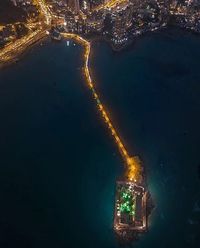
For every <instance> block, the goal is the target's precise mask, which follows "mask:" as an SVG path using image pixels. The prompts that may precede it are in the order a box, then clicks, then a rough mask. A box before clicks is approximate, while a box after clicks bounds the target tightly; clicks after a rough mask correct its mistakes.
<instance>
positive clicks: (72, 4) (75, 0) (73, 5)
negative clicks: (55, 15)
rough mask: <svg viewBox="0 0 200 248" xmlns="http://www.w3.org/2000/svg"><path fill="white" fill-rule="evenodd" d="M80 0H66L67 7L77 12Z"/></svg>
mask: <svg viewBox="0 0 200 248" xmlns="http://www.w3.org/2000/svg"><path fill="white" fill-rule="evenodd" d="M79 1H80V0H68V6H69V8H70V9H71V10H72V11H73V12H75V13H78V12H79V11H80V3H79Z"/></svg>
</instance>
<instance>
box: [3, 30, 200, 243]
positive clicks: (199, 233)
mask: <svg viewBox="0 0 200 248" xmlns="http://www.w3.org/2000/svg"><path fill="white" fill-rule="evenodd" d="M81 54H82V48H81V47H80V46H78V45H76V46H74V45H73V44H72V43H71V45H70V46H69V47H68V46H67V44H66V41H63V42H60V43H54V42H50V41H48V42H46V43H45V44H44V45H43V46H38V47H35V48H33V49H32V50H31V51H29V52H28V53H27V54H26V55H25V56H24V57H23V58H22V59H21V60H20V62H18V63H17V64H15V65H12V66H10V67H8V68H5V69H3V70H1V71H0V199H1V202H0V248H11V247H12V248H15V247H16V248H18V247H20V248H29V247H30V248H32V247H33V248H44V247H48V248H51V247H52V248H62V247H73V248H76V247H77V248H78V247H88V248H90V247H91V248H107V247H110V248H114V247H118V246H119V245H118V243H117V241H116V238H115V235H114V233H113V229H112V225H113V210H114V197H115V181H116V179H117V178H118V177H119V176H120V175H122V173H123V164H122V161H121V158H120V156H119V154H118V150H117V148H116V146H115V144H114V143H113V140H112V138H111V137H110V135H109V134H108V132H107V130H106V128H105V126H104V124H103V123H102V121H101V119H100V116H99V114H98V113H97V110H96V108H95V106H94V104H93V100H92V98H91V96H90V92H89V91H88V89H87V87H86V85H85V82H84V80H83V78H82V74H81V73H82V72H81V66H82V60H81ZM91 67H92V74H93V76H94V78H95V80H96V84H97V89H98V90H99V92H100V93H101V95H102V99H103V101H104V102H105V105H106V106H107V109H108V110H109V112H110V115H111V116H112V119H113V121H114V124H115V126H116V127H117V129H118V130H120V134H121V136H122V138H123V140H124V141H125V144H126V145H127V148H128V150H129V151H130V153H131V154H132V155H135V154H137V155H139V156H140V158H141V160H142V161H143V164H144V167H145V170H146V173H147V179H148V185H149V189H150V191H151V193H152V196H153V199H154V203H155V205H156V208H155V209H154V211H153V213H152V215H151V218H150V227H149V231H148V233H146V234H145V235H143V236H142V237H141V239H140V241H139V242H137V243H135V244H134V247H136V248H144V247H148V248H149V247H159V248H168V247H177V248H179V247H181V248H188V247H200V191H199V189H200V178H199V175H198V168H199V165H200V131H199V129H200V97H199V95H200V36H197V35H193V34H190V33H186V32H182V31H177V30H171V31H170V30H166V31H164V32H162V33H157V34H150V35H146V36H145V37H143V38H140V39H139V40H137V41H136V42H135V44H134V46H133V47H132V48H130V49H128V50H126V51H123V52H120V53H114V52H113V51H112V50H111V48H110V47H109V46H108V45H107V44H105V43H96V44H94V46H93V50H92V62H91Z"/></svg>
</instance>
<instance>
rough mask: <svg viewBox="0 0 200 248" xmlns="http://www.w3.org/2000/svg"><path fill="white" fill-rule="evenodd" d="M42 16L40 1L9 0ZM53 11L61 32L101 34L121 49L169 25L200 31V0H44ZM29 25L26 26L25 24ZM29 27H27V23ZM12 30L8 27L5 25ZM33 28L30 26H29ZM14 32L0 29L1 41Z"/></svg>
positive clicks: (31, 15) (54, 23)
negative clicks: (144, 35)
mask: <svg viewBox="0 0 200 248" xmlns="http://www.w3.org/2000/svg"><path fill="white" fill-rule="evenodd" d="M10 1H12V3H13V4H14V5H16V6H18V7H19V8H23V10H24V11H25V12H26V13H27V18H28V19H29V21H30V19H31V18H32V19H33V18H36V17H37V16H38V18H39V15H38V13H39V11H37V8H38V7H39V6H38V5H37V3H38V2H39V1H38V0H10ZM42 1H44V2H45V4H46V5H47V6H48V9H49V10H50V11H51V14H52V20H51V22H52V23H51V24H52V28H53V29H57V30H58V31H60V30H61V31H63V30H65V31H66V32H71V33H76V34H81V35H83V36H86V37H92V36H94V35H95V36H100V37H103V38H104V39H106V40H107V41H109V42H110V43H111V44H112V46H113V48H116V49H119V48H122V47H124V46H126V45H127V44H129V43H131V42H132V40H133V39H134V38H135V37H136V36H138V35H141V34H143V33H145V32H149V31H155V30H158V29H161V28H164V27H166V26H167V25H176V26H180V27H181V28H187V29H190V30H192V31H195V32H199V31H200V1H197V0H143V1H141V0H42ZM25 26H26V25H25ZM26 27H27V26H26ZM4 28H6V30H9V27H4ZM27 28H28V29H30V27H27ZM13 30H14V29H13V28H12V32H10V33H9V32H5V31H4V29H3V27H1V29H0V44H2V45H6V44H7V41H8V40H9V41H10V40H12V39H13V40H14V39H15V38H14V36H13Z"/></svg>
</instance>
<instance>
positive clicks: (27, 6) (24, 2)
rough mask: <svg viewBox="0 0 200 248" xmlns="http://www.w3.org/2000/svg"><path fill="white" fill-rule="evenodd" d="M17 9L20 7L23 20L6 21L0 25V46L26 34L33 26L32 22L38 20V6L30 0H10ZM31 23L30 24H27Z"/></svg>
mask: <svg viewBox="0 0 200 248" xmlns="http://www.w3.org/2000/svg"><path fill="white" fill-rule="evenodd" d="M10 1H11V2H12V3H13V5H14V6H16V8H17V9H19V8H20V9H22V10H23V13H24V19H25V20H26V21H24V22H20V21H18V22H16V23H12V24H11V23H8V24H6V25H2V26H1V25H0V48H2V47H4V46H5V45H7V44H9V43H10V42H13V41H15V40H17V39H19V38H21V37H23V36H24V35H26V34H27V33H28V31H29V29H30V26H32V27H33V23H36V22H37V21H38V17H39V11H38V6H37V5H36V4H34V1H30V0H10ZM29 23H31V25H29Z"/></svg>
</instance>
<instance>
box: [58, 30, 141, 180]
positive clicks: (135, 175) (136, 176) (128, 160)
mask: <svg viewBox="0 0 200 248" xmlns="http://www.w3.org/2000/svg"><path fill="white" fill-rule="evenodd" d="M62 35H63V37H64V38H67V39H73V40H75V41H76V42H77V43H79V44H81V45H82V46H83V47H84V67H83V70H84V75H85V79H86V83H87V85H88V87H89V89H90V91H91V94H92V96H93V98H94V100H95V102H96V106H97V109H98V111H99V113H100V115H101V117H102V119H103V121H104V123H105V125H106V126H107V128H108V130H109V131H110V134H111V135H112V136H113V138H114V140H115V143H116V144H117V146H118V149H119V151H120V153H121V155H122V157H123V159H124V162H125V164H126V166H127V177H128V179H130V180H134V181H140V172H141V169H140V163H139V161H138V159H137V157H130V156H129V154H128V152H127V150H126V148H125V146H124V144H123V142H122V141H121V139H120V137H119V135H118V133H117V131H116V129H115V128H114V125H113V124H112V121H111V119H110V117H109V114H108V112H107V110H106V108H105V106H104V105H103V104H102V102H101V100H100V96H99V94H98V92H97V90H96V89H95V85H94V82H93V81H92V79H91V76H90V70H89V59H90V50H91V45H90V42H89V41H87V40H85V39H84V38H82V37H81V36H79V35H76V34H71V33H62Z"/></svg>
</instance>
